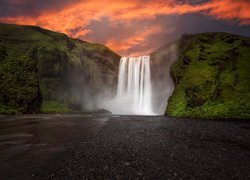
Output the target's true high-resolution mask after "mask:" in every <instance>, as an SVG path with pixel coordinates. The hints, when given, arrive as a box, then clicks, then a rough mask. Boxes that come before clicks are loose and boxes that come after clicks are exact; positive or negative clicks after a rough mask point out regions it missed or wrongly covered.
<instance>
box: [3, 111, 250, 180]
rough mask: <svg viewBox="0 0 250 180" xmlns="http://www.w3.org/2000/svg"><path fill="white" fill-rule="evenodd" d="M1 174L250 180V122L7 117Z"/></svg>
mask: <svg viewBox="0 0 250 180" xmlns="http://www.w3.org/2000/svg"><path fill="white" fill-rule="evenodd" d="M0 163H1V164H0V179H250V121H249V122H247V121H245V122H244V121H211V120H210V121H209V120H194V119H174V118H168V117H164V116H155V117H145V116H144V117H142V116H104V115H103V116H98V115H92V116H91V115H90V116H80V115H79V116H73V115H72V116H70V115H69V116H65V115H62V116H56V115H55V116H46V115H36V116H21V117H19V116H17V117H14V118H13V117H1V118H0Z"/></svg>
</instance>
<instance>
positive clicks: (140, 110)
mask: <svg viewBox="0 0 250 180" xmlns="http://www.w3.org/2000/svg"><path fill="white" fill-rule="evenodd" d="M109 109H110V108H109ZM111 111H112V113H114V114H138V115H153V114H154V113H153V109H152V87H151V76H150V56H140V57H137V58H133V57H122V58H121V60H120V65H119V74H118V87H117V94H116V97H115V98H114V99H113V100H112V108H111Z"/></svg>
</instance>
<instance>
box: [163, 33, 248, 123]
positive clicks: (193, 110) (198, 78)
mask: <svg viewBox="0 0 250 180" xmlns="http://www.w3.org/2000/svg"><path fill="white" fill-rule="evenodd" d="M177 47H178V52H179V53H178V58H177V60H176V61H175V62H174V64H173V65H172V66H171V76H172V78H173V81H174V84H175V89H174V92H173V94H172V96H171V97H170V98H169V100H168V106H167V109H166V114H167V115H170V116H175V117H199V118H238V119H245V118H250V73H249V67H250V38H245V37H240V36H236V35H231V34H227V33H204V34H197V35H184V36H183V37H182V38H181V40H179V41H178V42H177Z"/></svg>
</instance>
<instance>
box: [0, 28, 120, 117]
mask: <svg viewBox="0 0 250 180" xmlns="http://www.w3.org/2000/svg"><path fill="white" fill-rule="evenodd" d="M119 58H120V56H119V55H117V54H115V53H114V52H112V51H111V50H109V49H108V48H106V47H105V46H103V45H99V44H92V43H88V42H84V41H80V40H77V39H72V38H69V37H68V36H66V35H65V34H61V33H55V32H52V31H49V30H45V29H42V28H39V27H35V26H18V25H8V24H0V114H18V113H34V112H40V111H41V110H43V111H44V112H60V111H64V112H67V111H72V110H81V109H87V108H94V106H95V100H96V97H98V94H100V92H103V91H104V89H112V87H114V86H115V84H116V78H117V77H116V76H117V69H118V63H119ZM90 101H91V102H92V104H91V106H92V107H89V105H90V103H89V102H90Z"/></svg>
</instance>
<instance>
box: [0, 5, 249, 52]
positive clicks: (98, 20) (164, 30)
mask: <svg viewBox="0 0 250 180" xmlns="http://www.w3.org/2000/svg"><path fill="white" fill-rule="evenodd" d="M0 22H2V23H11V24H21V25H37V26H40V27H43V28H46V29H50V30H53V31H57V32H62V33H65V34H67V35H68V36H70V37H73V38H79V39H82V40H84V41H89V42H95V43H100V44H104V45H106V46H108V47H109V48H111V49H112V50H113V51H115V52H117V53H118V54H120V55H122V56H139V55H147V54H149V53H151V52H153V51H155V50H156V49H158V48H160V47H161V46H162V45H164V44H166V43H169V42H171V41H174V40H177V39H179V38H180V37H181V35H182V34H191V33H201V32H218V31H219V32H229V33H233V34H239V35H243V36H250V0H0Z"/></svg>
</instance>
